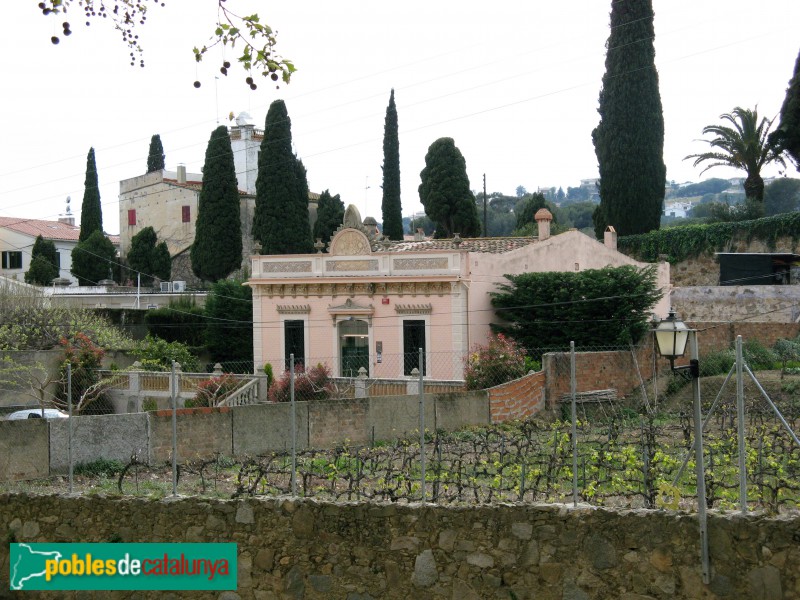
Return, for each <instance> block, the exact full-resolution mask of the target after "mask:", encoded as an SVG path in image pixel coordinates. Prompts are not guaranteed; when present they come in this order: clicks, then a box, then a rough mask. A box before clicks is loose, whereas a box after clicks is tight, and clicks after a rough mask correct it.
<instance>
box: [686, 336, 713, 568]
mask: <svg viewBox="0 0 800 600" xmlns="http://www.w3.org/2000/svg"><path fill="white" fill-rule="evenodd" d="M689 343H690V344H691V353H692V355H691V356H692V360H693V361H695V364H698V363H697V361H698V360H699V350H698V346H697V331H696V330H691V333H690V337H689ZM692 404H693V408H694V455H695V474H696V478H697V520H698V525H699V527H700V562H701V565H700V566H701V572H702V576H703V583H709V581H710V580H711V569H710V565H709V558H708V526H707V517H706V474H705V467H704V465H703V416H702V413H701V408H700V376H699V373H698V376H697V377H694V376H693V377H692Z"/></svg>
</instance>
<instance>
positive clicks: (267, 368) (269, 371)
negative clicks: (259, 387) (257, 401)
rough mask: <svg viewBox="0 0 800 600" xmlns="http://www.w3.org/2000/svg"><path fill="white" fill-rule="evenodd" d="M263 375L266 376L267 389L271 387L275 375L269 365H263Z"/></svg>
mask: <svg viewBox="0 0 800 600" xmlns="http://www.w3.org/2000/svg"><path fill="white" fill-rule="evenodd" d="M264 374H265V375H266V376H267V389H269V388H270V387H271V386H272V382H273V381H275V374H274V373H273V371H272V365H271V364H270V363H266V364H265V365H264Z"/></svg>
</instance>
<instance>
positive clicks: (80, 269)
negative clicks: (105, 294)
mask: <svg viewBox="0 0 800 600" xmlns="http://www.w3.org/2000/svg"><path fill="white" fill-rule="evenodd" d="M116 254H117V250H116V248H114V244H113V243H112V242H111V240H109V239H108V238H107V237H106V236H105V234H104V233H103V232H102V231H100V230H96V231H94V232H93V233H92V234H91V235H90V236H89V237H88V238H86V239H85V240H84V241H82V242H78V244H77V245H76V246H75V248H73V249H72V269H71V273H72V274H73V275H74V276H75V277H77V278H78V284H79V285H97V282H98V281H100V280H101V279H109V278H111V277H112V275H113V270H114V268H115V267H116Z"/></svg>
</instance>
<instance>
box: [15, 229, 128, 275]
mask: <svg viewBox="0 0 800 600" xmlns="http://www.w3.org/2000/svg"><path fill="white" fill-rule="evenodd" d="M80 232H81V229H80V227H77V226H76V225H75V219H74V217H72V216H71V215H67V216H65V217H59V220H58V221H42V220H39V219H25V218H22V217H0V253H2V254H1V255H2V263H0V275H3V276H5V277H8V278H10V279H16V280H18V281H23V280H24V278H25V272H26V271H27V270H28V269H29V268H30V264H31V251H32V250H33V244H34V243H35V242H36V238H37V237H38V236H40V235H41V236H42V238H44V239H46V240H50V241H52V242H53V243H54V244H55V247H56V257H57V260H58V269H59V271H58V276H59V277H62V278H65V279H69V280H70V281H71V282H72V284H73V285H77V284H78V280H77V278H75V277H73V275H72V273H70V270H71V269H72V250H73V249H74V248H75V246H76V245H77V244H78V236H79V235H80ZM108 237H109V239H110V240H111V242H112V243H113V244H114V245H115V246H116V247H117V248H119V236H116V235H110V236H108Z"/></svg>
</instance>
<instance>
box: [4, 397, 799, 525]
mask: <svg viewBox="0 0 800 600" xmlns="http://www.w3.org/2000/svg"><path fill="white" fill-rule="evenodd" d="M787 413H788V414H787ZM787 413H784V416H785V417H786V418H787V421H788V422H789V423H790V424H791V426H792V427H793V428H794V429H796V425H797V424H799V423H800V410H797V409H796V408H795V409H792V410H789V411H787ZM587 416H588V415H587ZM734 416H735V411H733V410H732V408H730V407H728V408H723V410H719V411H717V412H716V414H715V417H714V418H713V419H712V420H711V422H709V424H708V427H707V429H706V434H705V438H704V443H705V461H706V488H707V490H706V492H707V504H708V507H709V508H721V509H725V508H733V507H734V506H735V503H736V501H737V499H738V489H739V488H738V486H739V484H738V469H737V445H736V429H735V425H736V424H735V420H734V418H733V417H734ZM590 421H595V422H594V423H593V424H591V423H590ZM597 421H602V422H597ZM570 427H571V425H570V423H569V422H565V421H555V422H551V423H545V422H538V421H534V420H532V421H525V422H517V423H512V424H505V425H502V426H493V427H488V428H470V429H465V430H462V431H458V432H454V433H444V432H430V433H428V434H427V435H426V443H425V465H426V468H425V498H424V500H425V501H426V502H434V503H441V504H453V503H458V504H462V503H469V504H483V503H494V502H569V501H571V500H572V497H573V496H572V494H573V488H572V485H573V484H572V482H573V471H572V466H573V454H572V444H571V433H570ZM692 427H693V424H692V423H691V419H690V417H689V416H688V415H686V414H683V413H674V414H669V415H665V414H661V415H660V416H659V418H657V419H656V418H651V419H646V418H643V417H641V416H637V415H631V414H628V415H627V416H625V415H623V414H612V415H606V416H604V417H602V418H597V417H595V418H594V419H583V420H581V421H580V422H579V423H578V429H577V432H578V436H577V437H578V444H577V465H578V469H577V481H578V499H579V501H581V502H585V503H589V504H592V505H595V506H617V507H647V508H659V507H662V508H673V509H679V508H680V509H687V510H694V509H695V508H696V496H695V489H694V470H693V469H694V464H693V461H692V460H688V461H687V464H686V465H685V468H684V469H683V470H681V466H682V464H683V462H684V459H685V458H686V457H687V456H693V453H692V452H691V448H692V434H691V432H692ZM747 430H748V435H747V468H748V474H747V480H748V498H749V501H750V505H751V508H754V509H761V510H764V511H767V512H771V513H777V512H786V511H789V510H793V509H796V508H797V507H798V503H800V447H797V446H796V445H795V444H794V442H793V440H792V439H791V438H790V436H789V435H788V434H787V432H786V431H785V429H783V428H782V427H781V426H780V424H779V423H778V422H777V421H776V420H775V419H774V418H772V416H771V414H770V413H767V412H766V411H763V410H761V411H759V410H755V409H752V410H750V411H749V413H748V422H747ZM294 463H295V468H294V470H293V469H292V456H291V453H290V452H288V451H286V452H276V453H270V454H266V455H262V456H257V457H239V458H237V459H231V458H229V457H224V456H216V457H213V458H210V459H206V460H195V461H186V462H183V463H181V464H180V469H179V480H178V493H180V494H197V495H214V496H222V497H234V498H235V497H242V496H263V495H267V496H282V495H290V494H292V492H293V473H294V490H295V493H296V495H298V496H301V497H313V498H318V499H325V500H335V501H359V500H368V499H372V500H384V501H392V502H419V501H421V500H423V498H422V485H421V473H422V463H421V457H420V451H419V437H416V438H412V439H399V440H395V441H392V442H384V443H380V442H376V443H374V444H372V445H369V446H346V445H343V446H340V447H337V448H334V449H330V450H305V451H298V452H297V453H296V455H295V460H294ZM76 474H77V481H78V487H79V489H80V490H81V491H83V492H84V493H97V492H103V493H110V494H120V493H121V494H126V495H151V496H152V495H156V496H160V495H167V494H169V493H170V492H171V473H170V466H169V465H156V466H147V465H144V464H141V463H139V462H138V461H137V460H136V459H135V458H134V459H133V460H132V461H131V462H130V463H129V464H127V465H122V464H119V463H115V462H114V461H99V462H98V463H92V464H89V465H83V466H81V467H79V468H78V469H77V470H76ZM9 485H11V484H9ZM16 485H17V486H19V485H21V484H16ZM40 485H41V484H40ZM44 485H48V486H49V489H51V490H52V488H53V487H55V488H58V487H59V486H63V479H62V480H61V481H60V482H59V481H58V480H56V481H50V482H47V483H46V484H44Z"/></svg>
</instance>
